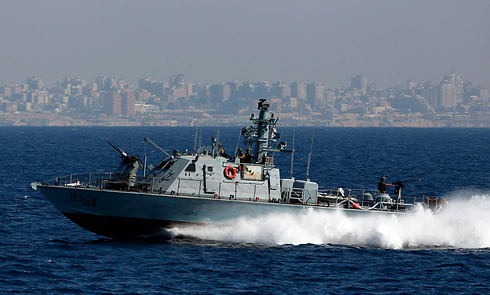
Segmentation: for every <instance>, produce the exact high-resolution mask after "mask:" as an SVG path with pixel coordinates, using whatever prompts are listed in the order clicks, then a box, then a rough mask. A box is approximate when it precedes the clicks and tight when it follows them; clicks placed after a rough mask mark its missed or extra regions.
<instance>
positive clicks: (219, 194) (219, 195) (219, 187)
mask: <svg viewBox="0 0 490 295" xmlns="http://www.w3.org/2000/svg"><path fill="white" fill-rule="evenodd" d="M220 198H221V182H220V183H219V186H218V199H220Z"/></svg>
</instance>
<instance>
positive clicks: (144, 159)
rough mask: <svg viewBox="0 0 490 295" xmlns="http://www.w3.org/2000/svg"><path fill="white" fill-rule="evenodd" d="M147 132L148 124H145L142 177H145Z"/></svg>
mask: <svg viewBox="0 0 490 295" xmlns="http://www.w3.org/2000/svg"><path fill="white" fill-rule="evenodd" d="M147 130H148V122H147V123H146V128H145V148H144V154H145V155H144V157H143V177H145V176H146V131H147Z"/></svg>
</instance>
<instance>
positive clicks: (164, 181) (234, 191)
mask: <svg viewBox="0 0 490 295" xmlns="http://www.w3.org/2000/svg"><path fill="white" fill-rule="evenodd" d="M269 107H270V105H269V103H268V102H267V101H266V100H265V99H261V100H260V101H259V103H258V110H260V113H259V116H258V117H255V115H254V114H252V116H251V118H250V120H251V121H252V122H253V124H254V126H255V127H253V126H250V127H247V128H243V129H242V135H243V136H244V143H245V145H246V146H247V147H251V148H252V149H253V153H252V155H253V159H249V161H247V162H248V163H244V161H243V159H241V158H239V157H235V158H234V159H231V160H230V159H229V158H227V157H224V155H223V154H221V149H220V148H219V147H218V145H217V142H216V139H215V138H213V139H212V145H211V149H210V151H207V149H205V150H203V151H197V152H193V153H182V152H180V151H179V150H174V151H173V153H172V154H168V153H166V152H165V151H164V150H163V149H161V148H159V147H158V145H156V144H155V143H154V142H152V141H151V140H150V139H147V138H145V140H146V141H147V142H149V143H151V144H152V145H154V146H155V147H157V148H158V149H160V150H161V151H162V152H164V153H166V154H167V156H166V157H165V158H164V159H163V160H162V161H161V162H160V163H159V164H158V165H156V166H155V167H153V166H152V165H148V166H147V165H146V163H142V161H141V160H140V158H139V157H138V156H130V155H128V154H127V153H125V152H124V151H123V150H122V149H120V148H118V147H116V146H114V145H112V143H110V142H109V144H111V146H113V147H114V148H115V149H116V150H117V151H118V152H119V153H120V155H121V159H122V161H121V164H120V165H119V167H118V168H117V170H115V171H114V172H106V173H100V172H97V173H95V172H88V173H84V174H70V175H67V176H63V177H57V178H55V179H52V180H50V181H48V182H47V183H36V182H33V183H31V187H32V188H33V189H35V190H39V191H40V192H41V193H42V194H44V196H45V197H46V198H47V199H48V200H49V201H50V202H51V203H52V204H53V205H54V206H55V207H56V208H57V209H58V210H59V211H60V212H61V213H62V214H64V215H65V216H66V217H68V218H69V219H70V220H71V221H73V222H74V223H76V224H78V225H79V226H81V227H83V228H85V229H87V230H89V231H91V232H94V233H96V234H99V235H101V236H105V237H109V238H128V237H138V236H145V235H151V234H155V233H158V232H160V231H162V229H169V228H172V227H176V226H188V225H200V224H223V225H226V224H230V223H232V222H233V220H236V219H237V218H240V217H257V216H261V215H265V214H270V213H275V212H278V213H284V212H291V213H294V212H300V211H302V210H307V209H310V208H311V209H312V210H324V211H325V210H327V211H328V210H330V211H331V210H344V211H345V212H346V213H347V214H367V213H379V214H407V213H409V212H410V211H412V210H413V208H415V207H417V206H425V207H428V208H431V209H432V210H434V211H439V210H441V209H442V208H443V207H444V206H445V205H446V204H447V202H446V201H445V200H444V199H434V198H426V197H421V198H413V199H403V198H401V189H400V190H399V194H398V196H396V197H394V198H392V197H390V196H389V195H387V194H373V193H371V192H369V191H367V190H345V189H343V188H332V189H319V187H318V184H317V183H315V182H312V181H309V180H308V179H307V180H296V179H294V178H291V179H281V178H280V173H279V169H278V168H277V167H275V165H274V163H273V155H274V154H275V153H276V152H292V150H291V149H288V148H287V143H286V142H278V140H277V139H275V138H274V137H275V136H274V130H275V126H276V123H277V118H274V115H273V114H272V113H271V112H270V111H269ZM145 162H146V160H145ZM142 164H144V166H145V170H146V168H148V173H146V171H144V173H142V175H138V170H139V168H140V167H141V166H142Z"/></svg>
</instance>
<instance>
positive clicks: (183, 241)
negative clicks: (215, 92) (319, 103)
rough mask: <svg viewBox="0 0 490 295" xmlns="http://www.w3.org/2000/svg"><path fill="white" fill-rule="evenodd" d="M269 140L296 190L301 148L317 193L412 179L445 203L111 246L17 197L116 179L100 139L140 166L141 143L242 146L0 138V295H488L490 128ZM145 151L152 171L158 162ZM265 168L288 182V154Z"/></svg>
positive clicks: (104, 134) (11, 134) (106, 133)
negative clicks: (93, 174) (433, 208)
mask: <svg viewBox="0 0 490 295" xmlns="http://www.w3.org/2000/svg"><path fill="white" fill-rule="evenodd" d="M278 131H279V133H281V135H282V138H281V140H282V141H287V142H288V145H289V147H292V146H293V142H294V149H295V150H296V152H295V153H294V161H293V163H294V164H293V175H294V177H295V178H296V179H305V178H306V172H307V164H308V157H309V153H310V149H311V164H310V167H309V176H310V179H311V180H313V181H316V182H318V183H319V184H320V186H323V187H339V186H341V187H343V188H367V189H373V190H374V189H376V184H377V182H378V181H379V178H380V177H381V176H385V177H386V180H387V182H392V181H398V180H400V181H406V180H412V181H413V182H409V183H406V184H405V189H404V191H403V192H404V194H405V195H426V196H434V197H445V198H447V199H448V201H449V207H448V209H447V211H445V212H443V213H440V214H435V215H434V214H432V213H430V212H426V211H423V210H421V211H419V212H417V213H416V214H413V215H410V216H405V217H400V216H366V217H356V218H347V217H346V216H344V215H343V214H342V213H336V214H329V215H327V214H320V213H317V212H316V213H315V212H312V213H307V214H301V215H298V216H287V218H284V216H282V217H278V216H268V217H263V218H258V219H254V220H240V221H237V223H236V225H235V226H231V227H230V228H215V227H212V226H207V227H202V228H190V229H185V228H175V229H172V230H170V231H169V232H168V233H166V234H165V235H164V234H162V236H161V237H160V236H156V237H151V238H141V239H133V240H122V241H121V240H111V239H106V238H103V237H101V236H98V235H96V234H93V233H91V232H88V231H86V230H84V229H82V228H80V227H78V226H77V225H75V224H73V223H72V222H71V221H69V220H68V219H67V218H65V217H64V216H63V215H62V214H61V213H59V212H58V211H57V210H56V209H55V208H54V207H53V206H52V205H51V204H50V203H49V202H48V201H47V200H46V199H44V197H43V196H42V195H41V194H40V193H39V192H37V191H33V190H31V189H30V188H29V184H30V183H31V182H33V181H47V180H49V179H51V178H54V177H57V176H63V175H66V174H70V173H82V172H87V171H100V170H104V171H108V170H114V169H115V168H117V166H118V164H119V160H120V159H119V155H118V153H117V152H116V151H115V150H114V149H113V148H112V147H111V146H110V145H108V144H107V143H106V142H105V139H108V140H110V141H111V142H112V143H113V144H115V145H116V146H118V147H120V148H121V149H123V150H124V151H126V152H127V153H128V154H132V155H133V154H138V155H139V156H140V157H141V158H142V156H143V155H144V153H145V152H144V151H145V146H144V140H143V139H144V137H145V132H146V134H147V137H149V138H150V139H151V140H153V141H154V142H155V143H157V144H158V145H159V146H161V147H162V148H164V149H165V150H167V151H169V152H171V151H172V150H173V149H180V150H181V151H185V150H186V149H187V150H189V151H192V150H193V149H194V147H195V146H196V145H197V143H199V142H201V145H202V146H206V145H210V142H211V141H210V137H211V136H219V141H220V142H221V143H222V144H223V146H224V148H225V150H226V152H227V153H233V152H234V150H235V149H236V147H237V145H239V146H240V147H243V143H242V142H241V141H242V138H240V139H239V134H240V130H239V128H231V127H227V128H224V127H221V128H219V129H218V128H216V127H213V128H211V127H209V128H204V129H203V130H202V136H199V134H201V132H197V134H198V136H197V138H196V136H195V135H196V129H195V128H190V127H189V128H160V127H149V128H126V127H124V128H123V127H121V128H114V127H113V128H104V127H98V128H89V127H76V128H65V127H1V128H0V163H1V164H2V165H1V167H2V172H1V174H0V175H1V180H0V212H1V213H0V214H1V215H0V216H1V223H0V266H1V267H0V293H1V294H10V293H12V294H18V293H21V294H324V293H325V294H332V293H336V294H490V248H489V247H490V171H489V167H490V129H411V128H407V129H405V128H396V129H385V128H379V129H375V128H373V129H369V128H367V129H357V128H354V129H348V128H315V129H314V128H278ZM200 137H201V138H202V140H199V139H198V138H200ZM293 138H294V140H293ZM312 141H313V142H312ZM312 143H313V144H312ZM311 147H312V148H311ZM146 151H147V152H146V154H147V155H148V159H149V161H150V162H151V163H153V165H155V164H156V163H155V162H158V161H159V160H160V159H161V158H162V157H163V156H164V155H163V154H162V153H161V152H160V151H158V150H157V149H155V148H154V147H152V146H151V145H148V146H146ZM274 161H275V163H276V164H277V165H278V166H280V167H281V168H283V169H282V177H289V176H290V174H291V155H290V154H276V155H275V159H274ZM415 180H420V181H415Z"/></svg>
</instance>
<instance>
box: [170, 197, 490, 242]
mask: <svg viewBox="0 0 490 295" xmlns="http://www.w3.org/2000/svg"><path fill="white" fill-rule="evenodd" d="M489 212H490V195H488V194H483V195H474V196H471V198H470V199H468V198H458V197H457V196H456V197H455V196H453V197H452V198H451V201H450V203H449V206H448V208H447V209H446V210H445V211H443V212H440V213H438V214H433V213H432V212H431V211H430V210H427V209H423V208H422V207H420V208H418V209H417V210H416V211H415V212H414V213H413V214H407V215H394V214H363V215H362V216H361V215H359V216H347V215H346V214H345V212H343V211H342V210H336V211H333V212H319V210H313V209H310V210H305V212H303V213H299V214H269V215H265V216H261V217H257V218H239V219H236V220H234V222H232V224H231V225H227V226H217V225H204V226H195V227H182V228H174V229H171V230H170V231H169V232H170V233H171V234H172V235H185V236H191V237H195V238H198V239H205V240H216V241H223V242H238V243H260V244H268V245H284V244H292V245H301V244H317V245H322V244H337V245H351V246H365V247H376V248H386V249H413V248H415V249H417V248H427V247H429V248H433V247H451V248H452V247H455V248H487V247H490V231H489V230H488V229H487V227H488V224H490V214H489Z"/></svg>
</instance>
